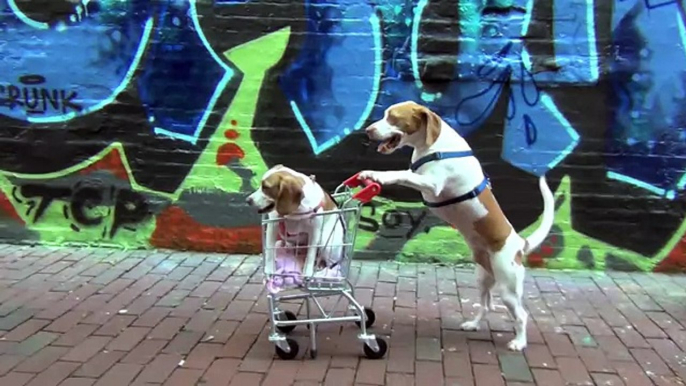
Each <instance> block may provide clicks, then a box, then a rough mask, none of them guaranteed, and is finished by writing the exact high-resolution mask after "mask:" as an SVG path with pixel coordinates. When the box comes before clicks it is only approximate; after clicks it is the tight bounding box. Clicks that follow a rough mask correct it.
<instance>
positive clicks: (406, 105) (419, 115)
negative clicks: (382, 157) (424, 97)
mask: <svg viewBox="0 0 686 386" xmlns="http://www.w3.org/2000/svg"><path fill="white" fill-rule="evenodd" d="M365 131H366V133H367V136H368V137H369V139H371V140H373V141H381V144H380V145H379V147H378V148H377V151H378V152H379V153H382V154H391V153H393V152H394V151H396V150H397V149H399V148H401V147H403V146H412V147H418V146H431V145H433V144H434V142H436V139H437V138H438V135H439V134H440V133H441V118H440V117H439V116H438V115H437V114H436V113H434V112H433V111H431V110H429V109H428V108H426V107H424V106H422V105H419V104H417V103H415V102H402V103H398V104H395V105H392V106H390V107H389V108H387V109H386V112H385V113H384V117H383V118H382V119H381V120H379V121H377V122H374V123H372V124H371V125H369V127H367V128H366V129H365Z"/></svg>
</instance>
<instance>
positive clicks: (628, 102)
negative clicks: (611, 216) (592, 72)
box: [606, 0, 686, 199]
mask: <svg viewBox="0 0 686 386" xmlns="http://www.w3.org/2000/svg"><path fill="white" fill-rule="evenodd" d="M685 21H686V19H685V18H684V12H683V6H682V4H681V3H680V2H674V1H648V0H645V2H644V1H635V2H628V1H627V2H618V3H616V5H615V13H614V15H613V25H612V29H613V33H612V39H613V45H612V51H611V64H610V73H609V79H610V83H611V85H612V87H613V92H612V93H610V94H609V95H608V105H609V106H610V108H611V114H612V116H611V120H610V128H609V130H608V138H607V149H606V152H607V153H608V154H610V155H611V156H609V157H607V159H606V163H607V167H608V177H609V178H611V179H615V180H618V181H621V182H625V183H628V184H632V185H635V186H637V187H640V188H643V189H645V190H647V191H649V192H652V193H653V194H656V195H658V196H662V197H665V198H668V199H674V198H676V192H677V191H678V190H683V189H684V186H685V185H686V175H685V174H684V170H685V169H686V132H685V131H686V108H685V106H686V49H685V48H686V26H685Z"/></svg>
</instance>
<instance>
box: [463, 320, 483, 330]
mask: <svg viewBox="0 0 686 386" xmlns="http://www.w3.org/2000/svg"><path fill="white" fill-rule="evenodd" d="M460 328H461V329H462V330H464V331H479V322H477V321H476V320H469V321H466V322H464V323H462V324H461V325H460Z"/></svg>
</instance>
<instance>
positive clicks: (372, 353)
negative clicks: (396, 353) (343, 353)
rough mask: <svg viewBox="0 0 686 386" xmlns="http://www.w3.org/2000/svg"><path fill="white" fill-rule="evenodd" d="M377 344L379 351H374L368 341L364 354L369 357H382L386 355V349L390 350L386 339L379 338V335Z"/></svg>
mask: <svg viewBox="0 0 686 386" xmlns="http://www.w3.org/2000/svg"><path fill="white" fill-rule="evenodd" d="M376 344H378V345H379V351H374V349H372V348H371V347H369V346H368V345H367V343H365V344H364V355H365V356H366V357H367V358H369V359H381V358H383V357H384V355H386V351H387V350H388V345H387V344H386V341H385V340H383V339H381V338H379V337H378V336H377V337H376Z"/></svg>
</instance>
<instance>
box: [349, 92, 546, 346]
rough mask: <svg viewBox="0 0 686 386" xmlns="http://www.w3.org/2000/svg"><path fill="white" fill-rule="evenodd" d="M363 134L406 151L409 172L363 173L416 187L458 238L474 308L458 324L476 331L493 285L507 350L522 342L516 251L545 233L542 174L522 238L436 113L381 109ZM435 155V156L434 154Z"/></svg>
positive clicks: (410, 106)
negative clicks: (511, 330) (506, 315)
mask: <svg viewBox="0 0 686 386" xmlns="http://www.w3.org/2000/svg"><path fill="white" fill-rule="evenodd" d="M366 132H367V135H368V136H369V138H370V139H372V140H376V141H381V144H380V145H379V147H378V149H377V150H378V151H379V152H380V153H382V154H391V153H393V152H394V151H395V150H396V149H398V148H400V147H402V146H410V147H412V148H414V151H413V153H412V163H413V164H412V166H411V168H410V170H399V171H364V172H362V173H361V174H360V178H368V179H371V180H373V181H376V182H378V183H380V184H382V185H389V184H398V185H402V186H406V187H409V188H412V189H415V190H418V191H420V192H421V194H422V197H423V199H424V202H425V204H426V205H428V206H429V208H430V210H431V211H432V212H433V213H434V214H435V215H437V216H438V217H439V218H441V219H442V220H444V221H446V222H448V223H450V224H451V225H453V226H454V227H455V228H456V229H457V230H459V231H460V233H461V234H462V235H463V236H464V239H465V241H466V242H467V244H468V245H469V247H470V249H471V250H472V254H473V258H474V260H475V261H476V263H477V266H476V274H477V282H478V285H479V289H480V295H481V303H482V305H481V307H480V308H479V311H478V312H477V315H476V316H475V318H474V319H472V320H469V321H466V322H464V323H463V324H462V328H463V329H465V330H477V329H478V328H479V322H480V321H481V319H482V318H483V317H484V315H485V314H486V312H487V311H488V310H493V304H492V295H491V292H492V291H493V290H500V291H499V292H500V294H501V297H502V300H503V303H504V304H505V306H506V307H507V309H508V310H509V312H510V314H511V315H512V316H513V318H514V319H515V330H516V336H515V338H514V339H513V340H512V341H510V342H509V343H508V348H509V349H511V350H515V351H520V350H522V349H524V348H525V347H526V344H527V338H526V323H527V317H528V314H527V312H526V310H525V309H524V305H523V302H522V293H523V291H524V290H523V286H524V276H525V269H524V266H523V264H522V260H523V258H524V256H526V255H527V254H528V253H530V252H531V251H532V250H534V249H536V248H537V247H538V246H539V245H540V244H541V243H542V242H543V240H544V239H545V237H546V236H547V235H548V233H549V232H550V228H551V227H552V224H553V217H554V197H553V194H552V192H551V191H550V188H549V187H548V184H547V183H546V180H545V177H541V178H540V180H539V187H540V189H541V194H542V195H543V203H544V209H543V219H542V222H541V224H540V226H539V227H538V229H536V230H535V231H534V232H533V233H532V234H531V235H530V236H529V237H528V238H523V237H521V236H520V235H518V234H517V232H516V231H515V229H514V228H513V227H512V225H511V224H510V222H509V221H508V220H507V218H506V217H505V215H504V214H503V212H502V210H501V209H500V206H499V205H498V203H497V201H496V199H495V197H494V196H493V193H492V192H491V189H490V186H489V183H488V180H487V178H486V176H485V174H484V172H483V170H482V168H481V165H480V163H479V161H478V160H477V159H476V158H475V157H474V156H473V154H472V153H471V148H470V147H469V145H468V144H467V142H466V141H465V140H464V138H462V137H461V136H460V135H459V134H458V133H457V132H456V131H455V130H453V129H452V128H451V127H450V126H448V125H447V124H446V123H445V122H444V121H443V120H442V119H441V118H440V117H439V116H438V115H437V114H435V113H434V112H432V111H430V110H429V109H427V108H426V107H424V106H421V105H419V104H417V103H414V102H403V103H398V104H395V105H393V106H390V107H389V108H388V109H386V111H385V114H384V117H383V119H381V120H379V121H377V122H374V123H373V124H371V125H370V126H369V127H367V129H366ZM436 154H441V155H442V157H436Z"/></svg>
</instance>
